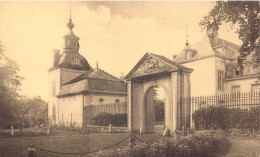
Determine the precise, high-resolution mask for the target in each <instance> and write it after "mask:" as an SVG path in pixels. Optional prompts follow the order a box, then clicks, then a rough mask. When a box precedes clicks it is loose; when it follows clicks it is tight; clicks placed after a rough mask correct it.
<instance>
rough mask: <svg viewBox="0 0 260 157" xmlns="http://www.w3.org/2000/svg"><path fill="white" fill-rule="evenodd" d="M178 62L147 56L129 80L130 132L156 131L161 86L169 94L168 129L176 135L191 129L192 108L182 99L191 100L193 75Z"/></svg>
mask: <svg viewBox="0 0 260 157" xmlns="http://www.w3.org/2000/svg"><path fill="white" fill-rule="evenodd" d="M191 72H192V69H189V68H186V67H184V66H182V65H180V64H178V63H175V62H174V61H172V60H170V59H168V58H166V57H163V56H159V55H156V54H152V53H146V54H145V55H144V56H143V57H142V58H141V60H140V61H139V62H138V63H137V64H136V65H135V67H134V68H133V69H132V70H131V71H130V72H129V74H128V75H127V76H126V77H125V79H126V81H127V107H128V111H127V112H128V130H129V132H139V131H140V132H142V133H151V132H153V131H154V112H155V111H154V105H153V90H152V89H153V88H154V87H157V86H160V87H161V88H163V90H164V91H165V93H166V101H167V103H165V127H166V128H167V129H169V130H170V132H171V133H172V132H174V131H175V130H176V129H178V128H181V127H182V126H186V127H189V126H190V123H191V122H190V119H191V114H190V106H189V105H186V106H185V105H181V104H180V103H179V100H180V98H181V97H189V96H190V73H191Z"/></svg>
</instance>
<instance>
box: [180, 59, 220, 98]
mask: <svg viewBox="0 0 260 157" xmlns="http://www.w3.org/2000/svg"><path fill="white" fill-rule="evenodd" d="M215 62H216V58H215V57H210V58H206V59H201V60H196V61H193V62H188V63H183V64H182V65H183V66H185V67H188V68H191V69H194V70H193V72H192V73H191V74H190V82H191V96H201V95H209V94H215V93H216V66H215V64H216V63H215Z"/></svg>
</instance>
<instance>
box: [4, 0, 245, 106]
mask: <svg viewBox="0 0 260 157" xmlns="http://www.w3.org/2000/svg"><path fill="white" fill-rule="evenodd" d="M69 3H70V2H69V1H58V2H51V1H42V2H35V1H28V2H22V1H18V2H13V1H0V41H2V43H3V45H4V46H5V47H6V50H7V51H6V55H7V56H9V57H10V58H11V59H13V60H15V61H16V63H17V64H18V65H20V75H21V76H23V77H24V78H25V80H24V81H23V82H22V86H21V90H20V93H21V94H22V95H26V96H29V97H34V96H41V97H42V98H43V99H44V100H46V101H47V100H48V97H47V96H48V69H49V68H51V67H52V63H53V61H52V59H53V57H52V56H53V49H58V50H61V52H62V51H63V48H64V40H63V36H64V35H65V34H66V33H68V32H69V29H68V28H67V26H66V24H67V23H68V19H69V14H70V13H69V12H70V11H69V10H70V9H69V8H70V7H69V6H70V4H69ZM213 5H214V2H212V1H202V2H192V1H188V2H184V1H175V2H173V1H171V2H170V1H164V2H162V1H161V2H155V1H150V2H149V1H143V2H140V1H139V2H138V1H132V2H126V1H111V2H109V1H105V2H97V1H96V2H95V1H94V2H89V1H72V2H71V16H72V21H73V23H74V25H75V27H74V29H73V31H74V33H75V34H76V35H77V36H78V37H80V40H79V44H80V50H79V53H80V54H81V55H83V56H84V57H85V58H86V59H87V60H88V62H89V64H90V65H91V66H92V67H93V68H95V67H96V62H97V61H98V64H99V68H100V69H102V70H104V71H106V72H108V73H110V74H112V75H114V76H116V77H120V76H121V73H122V72H124V75H127V74H128V73H129V72H130V70H131V69H132V68H133V67H134V66H135V64H136V63H137V62H138V61H139V60H140V59H141V57H142V56H143V55H144V54H145V53H146V52H151V53H155V54H159V55H163V56H165V57H168V58H172V56H173V55H178V53H180V51H181V50H182V49H183V48H184V47H185V42H186V30H187V34H188V40H189V43H190V44H191V45H192V44H196V43H197V42H199V41H200V40H201V39H202V38H203V37H204V36H205V35H206V32H205V31H204V30H201V28H200V26H199V22H200V20H202V18H203V16H205V15H207V14H208V12H209V11H210V9H212V8H213ZM186 25H187V29H186ZM219 37H221V38H222V39H226V40H229V41H231V42H233V43H236V44H238V45H240V44H241V41H240V40H239V39H238V35H237V34H235V30H234V29H231V27H230V24H223V25H222V26H221V27H220V30H219Z"/></svg>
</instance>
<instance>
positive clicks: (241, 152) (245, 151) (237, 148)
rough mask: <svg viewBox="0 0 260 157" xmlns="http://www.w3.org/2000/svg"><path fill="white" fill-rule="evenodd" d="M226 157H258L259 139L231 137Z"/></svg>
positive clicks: (259, 152) (259, 153)
mask: <svg viewBox="0 0 260 157" xmlns="http://www.w3.org/2000/svg"><path fill="white" fill-rule="evenodd" d="M231 143H232V147H231V149H230V151H229V153H228V154H227V155H226V157H260V137H231Z"/></svg>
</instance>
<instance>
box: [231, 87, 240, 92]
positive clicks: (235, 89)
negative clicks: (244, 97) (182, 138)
mask: <svg viewBox="0 0 260 157" xmlns="http://www.w3.org/2000/svg"><path fill="white" fill-rule="evenodd" d="M239 92H240V86H239V85H233V86H232V93H239Z"/></svg>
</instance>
